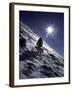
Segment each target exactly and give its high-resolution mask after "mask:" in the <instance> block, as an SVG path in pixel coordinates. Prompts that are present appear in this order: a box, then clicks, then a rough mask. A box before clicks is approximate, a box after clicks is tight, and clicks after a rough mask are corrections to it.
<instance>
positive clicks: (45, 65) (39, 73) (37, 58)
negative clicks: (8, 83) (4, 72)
mask: <svg viewBox="0 0 72 90" xmlns="http://www.w3.org/2000/svg"><path fill="white" fill-rule="evenodd" d="M19 27H20V28H19V36H20V40H21V39H22V40H26V46H25V47H21V46H20V49H19V59H20V60H19V78H20V79H30V78H52V77H63V76H64V59H63V58H62V57H61V56H60V55H59V54H58V53H56V52H55V51H54V50H53V49H52V48H51V47H50V46H49V45H47V44H46V43H45V42H44V41H43V47H42V49H43V52H42V53H41V54H40V53H39V49H38V50H37V49H36V48H35V46H36V43H37V40H38V39H39V36H38V35H36V34H35V33H34V32H32V30H31V29H30V28H29V27H27V26H26V25H24V24H23V23H22V22H20V26H19Z"/></svg>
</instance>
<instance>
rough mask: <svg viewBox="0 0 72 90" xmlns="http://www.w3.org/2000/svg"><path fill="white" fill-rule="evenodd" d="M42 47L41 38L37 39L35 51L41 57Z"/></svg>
mask: <svg viewBox="0 0 72 90" xmlns="http://www.w3.org/2000/svg"><path fill="white" fill-rule="evenodd" d="M42 45H43V40H42V38H39V39H38V41H37V44H36V46H35V48H36V49H37V51H38V53H39V54H40V55H41V53H43V49H42Z"/></svg>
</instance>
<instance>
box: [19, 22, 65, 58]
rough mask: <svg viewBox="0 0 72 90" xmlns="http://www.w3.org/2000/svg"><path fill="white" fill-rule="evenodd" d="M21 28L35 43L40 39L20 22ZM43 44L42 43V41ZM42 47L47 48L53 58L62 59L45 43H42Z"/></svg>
mask: <svg viewBox="0 0 72 90" xmlns="http://www.w3.org/2000/svg"><path fill="white" fill-rule="evenodd" d="M20 25H21V28H22V29H23V30H24V31H25V32H26V33H29V34H30V35H31V36H32V35H33V36H32V37H33V38H34V40H35V41H37V40H38V39H39V38H40V37H39V36H38V35H37V34H35V33H34V32H32V30H31V29H30V28H29V27H28V26H26V25H25V24H23V23H22V22H20ZM43 42H44V41H43ZM43 47H45V48H47V49H48V50H49V51H50V52H51V53H52V54H54V55H55V56H58V57H60V58H62V59H63V57H62V56H61V55H59V54H58V53H57V52H56V51H55V50H54V49H53V48H52V47H50V46H49V45H48V44H47V43H46V42H44V44H43Z"/></svg>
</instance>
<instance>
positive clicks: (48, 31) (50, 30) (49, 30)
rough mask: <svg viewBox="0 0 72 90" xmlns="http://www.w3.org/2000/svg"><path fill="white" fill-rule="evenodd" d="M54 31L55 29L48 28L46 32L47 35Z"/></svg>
mask: <svg viewBox="0 0 72 90" xmlns="http://www.w3.org/2000/svg"><path fill="white" fill-rule="evenodd" d="M53 30H54V29H53V27H52V26H49V27H47V29H46V32H47V34H52V33H53Z"/></svg>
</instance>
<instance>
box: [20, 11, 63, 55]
mask: <svg viewBox="0 0 72 90" xmlns="http://www.w3.org/2000/svg"><path fill="white" fill-rule="evenodd" d="M19 19H20V21H22V22H23V23H24V24H25V25H27V26H28V27H29V28H31V29H32V31H33V32H35V33H36V34H38V35H39V36H40V37H42V38H43V40H44V41H45V42H46V43H48V45H50V46H51V47H52V48H53V49H55V50H56V51H57V52H58V53H59V54H60V55H61V56H64V13H55V12H54V13H53V12H35V11H20V12H19ZM48 25H49V26H50V25H52V26H53V27H54V30H55V32H56V33H55V34H54V35H53V36H52V35H49V36H48V37H46V27H47V26H48Z"/></svg>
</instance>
